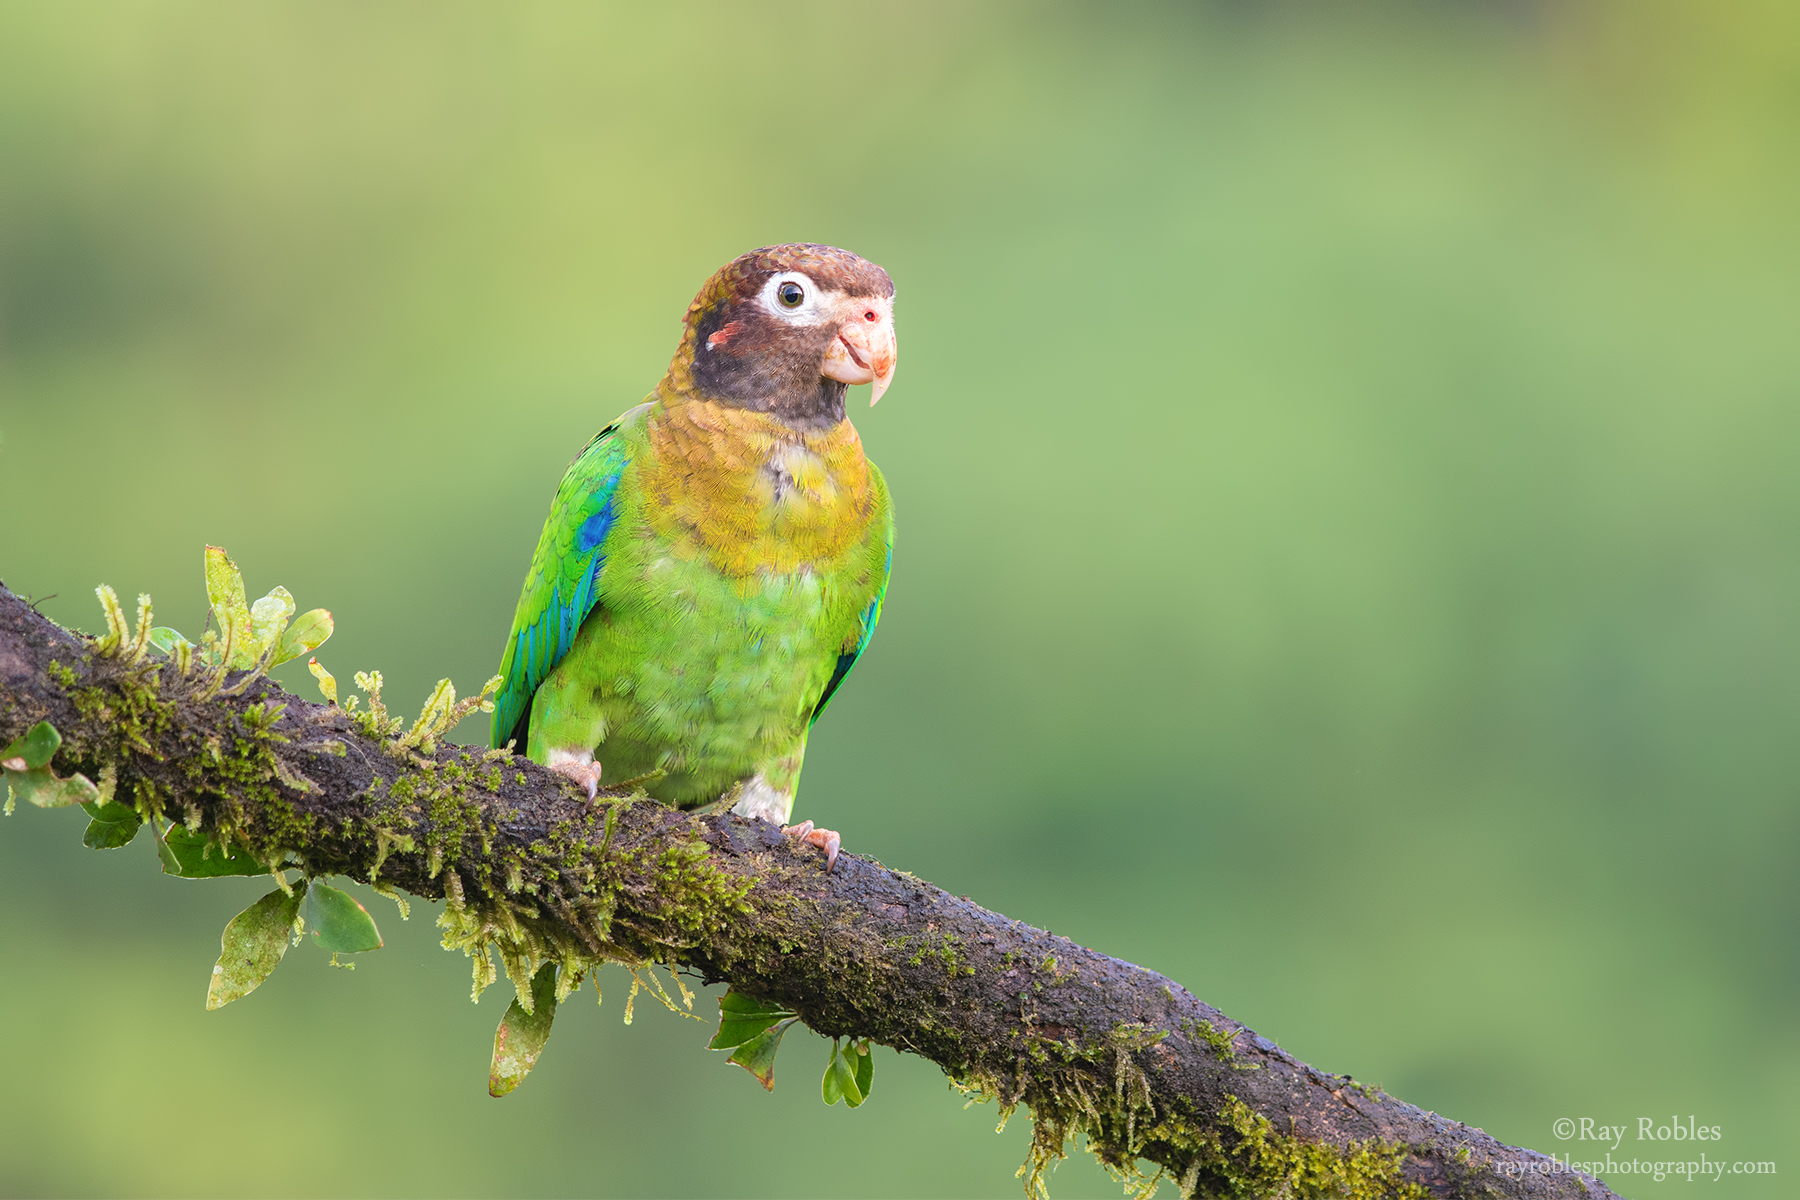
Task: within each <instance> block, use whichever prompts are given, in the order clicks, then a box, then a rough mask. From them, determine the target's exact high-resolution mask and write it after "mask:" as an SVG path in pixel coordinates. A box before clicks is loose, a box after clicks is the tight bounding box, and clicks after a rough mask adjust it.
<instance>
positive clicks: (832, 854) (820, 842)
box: [781, 821, 844, 875]
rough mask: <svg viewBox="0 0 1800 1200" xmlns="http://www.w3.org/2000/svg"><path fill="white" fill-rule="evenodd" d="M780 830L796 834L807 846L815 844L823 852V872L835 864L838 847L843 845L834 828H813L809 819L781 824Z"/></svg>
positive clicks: (829, 872)
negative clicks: (796, 823)
mask: <svg viewBox="0 0 1800 1200" xmlns="http://www.w3.org/2000/svg"><path fill="white" fill-rule="evenodd" d="M781 832H783V833H792V834H798V835H799V838H800V840H801V841H803V842H805V843H806V844H807V845H809V846H817V847H818V848H819V849H821V850H823V851H824V852H825V873H826V874H827V875H829V874H831V869H832V868H833V867H835V866H837V857H838V849H839V848H840V847H841V846H843V844H844V839H843V838H841V837H839V836H838V835H837V833H836V832H835V831H834V830H830V829H814V828H813V823H812V822H811V821H802V822H800V823H799V824H798V825H783V826H782V827H781Z"/></svg>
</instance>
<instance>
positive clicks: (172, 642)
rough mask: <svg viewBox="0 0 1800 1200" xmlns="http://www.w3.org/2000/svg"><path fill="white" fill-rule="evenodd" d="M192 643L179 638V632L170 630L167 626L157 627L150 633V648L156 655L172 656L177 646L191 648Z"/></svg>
mask: <svg viewBox="0 0 1800 1200" xmlns="http://www.w3.org/2000/svg"><path fill="white" fill-rule="evenodd" d="M191 645H193V643H192V642H190V641H188V640H187V639H186V638H184V637H182V636H181V633H180V631H179V630H175V629H170V628H169V627H168V626H167V625H158V626H157V627H156V628H155V629H152V630H151V631H150V648H151V649H152V650H155V651H156V652H157V653H158V654H173V653H175V647H177V646H191Z"/></svg>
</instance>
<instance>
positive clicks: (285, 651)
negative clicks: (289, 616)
mask: <svg viewBox="0 0 1800 1200" xmlns="http://www.w3.org/2000/svg"><path fill="white" fill-rule="evenodd" d="M335 628H336V626H335V625H334V624H333V623H332V620H331V614H330V613H329V612H326V611H325V610H324V609H322V608H314V609H309V610H307V611H306V612H303V613H301V614H300V615H299V616H298V617H296V618H295V619H294V623H293V624H292V625H289V626H288V630H287V633H285V634H284V635H282V638H281V649H279V650H277V651H276V652H275V665H277V666H279V665H280V664H281V663H284V662H288V661H289V660H291V659H296V658H299V657H300V656H301V655H302V654H311V653H312V652H313V651H314V650H317V649H318V648H319V647H320V646H323V645H324V644H325V642H326V639H328V638H330V637H331V633H332V630H333V629H335Z"/></svg>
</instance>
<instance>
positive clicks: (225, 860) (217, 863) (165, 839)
mask: <svg viewBox="0 0 1800 1200" xmlns="http://www.w3.org/2000/svg"><path fill="white" fill-rule="evenodd" d="M207 841H208V839H207V836H206V835H205V834H204V833H198V832H190V831H189V829H188V827H187V826H185V825H171V826H169V828H168V831H167V832H165V833H164V834H163V835H162V837H160V838H158V839H157V854H158V855H159V856H161V857H162V860H163V873H164V874H165V875H179V876H181V878H183V879H217V878H219V877H220V876H222V875H267V874H269V868H268V867H267V865H265V864H264V863H262V862H260V861H258V860H257V858H256V856H255V855H254V854H251V853H250V851H249V849H248V848H247V847H245V846H243V845H241V844H237V845H231V846H224V845H221V844H219V843H218V842H213V843H212V846H211V849H208V848H207ZM165 851H166V853H165ZM171 864H173V865H171Z"/></svg>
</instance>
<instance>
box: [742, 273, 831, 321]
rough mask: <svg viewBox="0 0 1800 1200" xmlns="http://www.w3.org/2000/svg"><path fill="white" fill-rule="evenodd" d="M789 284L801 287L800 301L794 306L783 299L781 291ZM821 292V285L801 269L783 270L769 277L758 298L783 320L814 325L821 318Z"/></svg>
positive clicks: (766, 307) (765, 306)
mask: <svg viewBox="0 0 1800 1200" xmlns="http://www.w3.org/2000/svg"><path fill="white" fill-rule="evenodd" d="M789 284H796V285H798V286H799V288H800V303H798V304H795V305H792V306H789V305H787V304H784V303H782V300H781V291H782V289H783V288H785V287H787V286H788V285H789ZM819 294H820V293H819V285H818V284H816V283H814V282H813V281H812V279H811V277H810V276H807V275H803V274H802V273H800V272H799V271H782V272H781V273H780V274H777V275H771V276H770V277H769V281H768V282H767V283H765V284H763V287H762V293H761V294H760V295H759V296H758V297H757V298H758V299H759V300H761V301H762V306H763V308H764V309H766V310H768V311H769V312H770V313H772V314H774V315H775V316H777V317H780V318H781V319H782V320H783V321H789V322H792V323H793V324H795V325H812V324H815V323H816V322H817V321H818V320H819Z"/></svg>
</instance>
